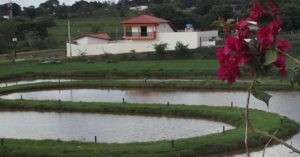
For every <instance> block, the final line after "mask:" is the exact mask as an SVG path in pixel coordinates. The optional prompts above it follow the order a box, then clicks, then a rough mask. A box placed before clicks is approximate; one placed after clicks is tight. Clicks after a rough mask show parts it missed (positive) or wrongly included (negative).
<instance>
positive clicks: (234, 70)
mask: <svg viewBox="0 0 300 157" xmlns="http://www.w3.org/2000/svg"><path fill="white" fill-rule="evenodd" d="M240 75H241V74H240V69H239V66H238V59H237V57H230V58H229V59H228V60H226V62H225V64H223V65H221V66H220V68H219V70H218V76H219V78H220V79H221V80H223V81H225V80H227V82H228V83H234V82H235V80H236V79H237V78H239V77H240Z"/></svg>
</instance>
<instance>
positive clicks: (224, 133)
mask: <svg viewBox="0 0 300 157" xmlns="http://www.w3.org/2000/svg"><path fill="white" fill-rule="evenodd" d="M223 134H225V126H223Z"/></svg>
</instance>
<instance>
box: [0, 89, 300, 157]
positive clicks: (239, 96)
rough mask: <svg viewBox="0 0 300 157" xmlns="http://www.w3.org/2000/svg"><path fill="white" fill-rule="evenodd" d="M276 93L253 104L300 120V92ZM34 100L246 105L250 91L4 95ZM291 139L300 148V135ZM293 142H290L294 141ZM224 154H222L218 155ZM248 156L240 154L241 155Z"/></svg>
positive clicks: (276, 154)
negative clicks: (268, 103)
mask: <svg viewBox="0 0 300 157" xmlns="http://www.w3.org/2000/svg"><path fill="white" fill-rule="evenodd" d="M269 93H270V94H272V95H273V97H272V98H271V101H270V107H269V108H268V107H267V106H266V105H265V104H264V103H263V102H260V101H259V100H256V99H255V98H253V97H252V98H251V101H250V107H251V108H256V109H260V110H265V111H268V112H274V113H279V114H281V115H284V116H288V117H289V118H292V119H294V120H295V121H297V122H299V123H300V113H299V112H300V92H297V91H288V92H287V91H281V92H269ZM21 95H22V97H23V99H33V100H58V99H61V100H62V101H75V102H78V101H85V102H122V99H123V98H124V99H125V101H126V102H130V103H165V104H167V102H170V103H171V104H186V105H201V104H205V105H211V106H230V104H231V102H233V104H234V106H239V107H244V106H245V104H246V97H247V93H246V92H243V91H199V90H153V89H127V90H120V89H113V90H112V89H74V90H54V91H38V92H23V93H13V94H9V95H4V96H1V97H0V98H5V99H19V98H20V97H21ZM290 141H292V143H293V145H294V146H295V147H297V148H300V134H298V135H296V136H294V137H293V138H292V139H291V140H290ZM290 141H289V142H290ZM261 154H262V152H254V153H253V156H261ZM218 156H220V155H218ZM225 156H227V155H225ZM240 156H244V155H237V157H240ZM265 156H266V157H282V156H285V157H296V156H297V157H298V156H299V155H298V154H295V153H290V151H289V149H287V148H285V147H284V146H281V145H276V146H273V147H271V148H269V149H267V152H266V155H265Z"/></svg>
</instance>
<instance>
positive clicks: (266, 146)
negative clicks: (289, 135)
mask: <svg viewBox="0 0 300 157" xmlns="http://www.w3.org/2000/svg"><path fill="white" fill-rule="evenodd" d="M278 131H279V129H277V130H276V131H275V132H274V134H273V136H276V134H277V132H278ZM272 140H273V138H270V140H269V141H268V143H267V144H266V145H265V148H264V151H263V154H262V157H264V156H265V152H266V149H267V148H268V146H269V145H270V143H271V142H272Z"/></svg>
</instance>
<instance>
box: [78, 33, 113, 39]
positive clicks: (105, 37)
mask: <svg viewBox="0 0 300 157" xmlns="http://www.w3.org/2000/svg"><path fill="white" fill-rule="evenodd" d="M83 37H92V38H97V39H104V40H110V39H111V37H110V36H109V35H108V34H107V33H96V34H87V35H82V36H79V37H77V38H75V39H74V40H76V39H80V38H83Z"/></svg>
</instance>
